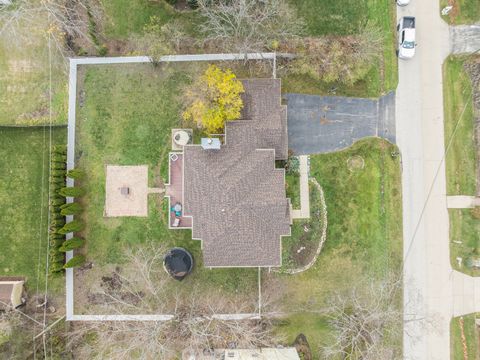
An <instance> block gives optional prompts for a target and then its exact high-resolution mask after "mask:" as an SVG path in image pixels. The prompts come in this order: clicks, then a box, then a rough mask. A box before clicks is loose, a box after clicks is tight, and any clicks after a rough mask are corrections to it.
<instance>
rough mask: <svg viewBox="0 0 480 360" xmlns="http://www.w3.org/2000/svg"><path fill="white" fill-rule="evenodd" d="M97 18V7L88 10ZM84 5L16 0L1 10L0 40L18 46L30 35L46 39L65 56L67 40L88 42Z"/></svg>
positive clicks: (73, 0)
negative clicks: (42, 36)
mask: <svg viewBox="0 0 480 360" xmlns="http://www.w3.org/2000/svg"><path fill="white" fill-rule="evenodd" d="M88 12H90V14H96V13H97V8H96V7H89V8H88ZM84 13H87V6H86V2H85V1H81V0H16V1H14V2H13V4H12V5H9V6H4V7H2V8H1V9H0V37H1V38H2V39H4V40H5V41H10V42H12V43H13V44H18V46H23V45H24V43H25V42H27V43H28V41H30V40H31V35H32V33H39V34H43V35H48V36H50V37H51V39H53V40H54V44H55V46H56V48H57V50H58V51H59V52H60V53H61V54H62V55H65V54H66V53H68V51H69V50H71V49H70V48H69V39H72V38H82V39H84V40H85V41H87V42H91V39H90V37H89V34H88V21H87V20H85V16H82V14H84Z"/></svg>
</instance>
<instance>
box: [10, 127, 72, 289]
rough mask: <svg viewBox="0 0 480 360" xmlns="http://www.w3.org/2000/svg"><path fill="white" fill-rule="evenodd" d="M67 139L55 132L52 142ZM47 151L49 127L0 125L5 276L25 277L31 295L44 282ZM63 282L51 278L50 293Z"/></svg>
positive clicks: (61, 133)
mask: <svg viewBox="0 0 480 360" xmlns="http://www.w3.org/2000/svg"><path fill="white" fill-rule="evenodd" d="M65 136H66V130H65V129H64V128H63V129H59V130H55V131H53V143H54V144H55V143H65V141H66V139H65ZM48 150H49V132H48V129H47V130H46V131H45V132H44V129H43V128H23V129H12V128H2V127H0V154H2V156H1V158H0V173H1V174H3V175H2V176H1V177H0V179H1V180H0V204H2V206H1V207H0V228H1V229H2V236H0V246H1V248H2V251H1V252H0V264H1V267H0V275H8V276H26V277H27V289H28V291H29V293H30V294H33V293H35V292H36V289H37V286H40V288H43V287H44V284H45V266H46V247H47V215H48V213H47V212H48V198H47V196H48V192H47V189H48V188H47V187H48ZM42 189H43V190H44V191H42ZM62 279H63V277H61V276H55V277H51V278H50V280H49V287H50V289H53V291H58V290H60V289H61V288H62V286H63V281H62Z"/></svg>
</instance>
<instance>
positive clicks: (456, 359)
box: [450, 314, 480, 360]
mask: <svg viewBox="0 0 480 360" xmlns="http://www.w3.org/2000/svg"><path fill="white" fill-rule="evenodd" d="M475 317H476V314H470V315H465V316H463V317H456V318H453V319H452V321H451V323H450V346H451V354H450V359H451V360H464V359H478V356H479V354H480V351H479V349H478V346H479V345H478V344H479V333H478V329H477V326H476V325H475ZM461 319H463V336H464V337H465V344H464V342H463V340H462V325H461ZM465 345H466V349H465ZM465 350H466V353H465V352H464V351H465Z"/></svg>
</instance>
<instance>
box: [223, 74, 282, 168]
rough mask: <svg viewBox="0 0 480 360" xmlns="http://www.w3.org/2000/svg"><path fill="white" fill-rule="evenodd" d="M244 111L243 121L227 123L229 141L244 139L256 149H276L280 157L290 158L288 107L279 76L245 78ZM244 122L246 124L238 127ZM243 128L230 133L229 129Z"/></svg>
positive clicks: (226, 131)
mask: <svg viewBox="0 0 480 360" xmlns="http://www.w3.org/2000/svg"><path fill="white" fill-rule="evenodd" d="M242 83H243V87H244V89H245V92H244V93H243V94H242V98H243V110H242V116H241V120H239V121H232V122H228V123H227V125H226V127H225V133H226V135H227V137H228V141H229V142H232V141H233V142H243V141H245V139H246V138H248V139H249V141H248V142H249V144H251V145H254V147H255V148H257V149H275V158H276V159H277V160H286V159H287V157H288V136H287V107H286V106H284V105H282V104H281V95H282V94H281V81H280V79H249V80H242ZM239 123H242V124H243V126H239ZM231 131H235V132H239V131H241V132H242V134H239V133H235V134H232V135H231V136H229V135H228V133H229V132H231Z"/></svg>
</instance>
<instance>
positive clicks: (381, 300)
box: [323, 280, 403, 360]
mask: <svg viewBox="0 0 480 360" xmlns="http://www.w3.org/2000/svg"><path fill="white" fill-rule="evenodd" d="M401 284H402V283H401V280H400V281H394V280H385V281H379V282H375V281H372V282H370V283H369V284H368V285H367V286H358V287H355V288H354V289H352V290H351V291H350V292H348V293H346V294H336V295H335V296H334V297H333V298H332V299H330V301H329V306H330V307H329V309H328V312H327V317H328V319H329V320H328V322H329V325H330V326H331V328H332V329H333V331H334V334H335V341H334V342H333V344H331V345H330V346H327V347H325V348H323V353H324V356H325V357H326V358H332V357H336V356H340V357H341V358H343V359H351V360H374V359H385V360H387V359H392V360H393V359H399V358H401V351H399V350H400V349H399V347H400V346H399V344H400V343H401V342H398V339H401V337H402V330H403V327H402V311H401V309H402V307H401V299H399V298H398V296H397V297H396V296H395V294H396V293H397V291H398V289H401ZM395 339H397V342H395Z"/></svg>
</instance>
